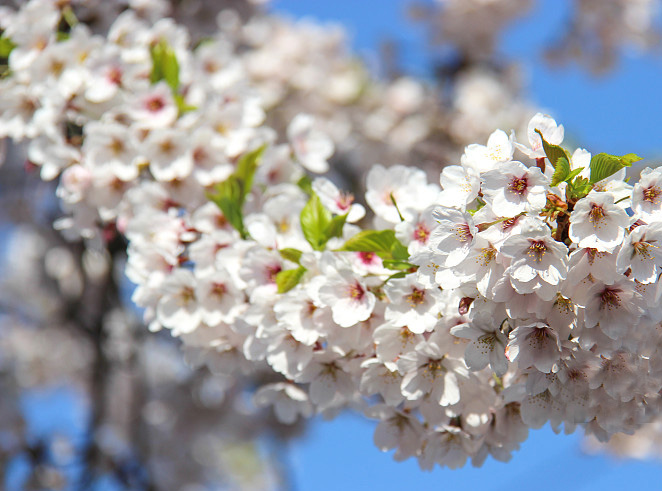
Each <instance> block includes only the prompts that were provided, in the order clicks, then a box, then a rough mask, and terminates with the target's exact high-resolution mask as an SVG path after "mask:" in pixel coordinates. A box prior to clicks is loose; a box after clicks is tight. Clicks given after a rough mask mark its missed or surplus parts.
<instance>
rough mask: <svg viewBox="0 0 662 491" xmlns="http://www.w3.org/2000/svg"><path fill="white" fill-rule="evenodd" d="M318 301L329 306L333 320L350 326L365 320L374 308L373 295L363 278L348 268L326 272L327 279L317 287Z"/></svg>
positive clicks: (342, 325)
mask: <svg viewBox="0 0 662 491" xmlns="http://www.w3.org/2000/svg"><path fill="white" fill-rule="evenodd" d="M319 298H320V301H321V302H322V303H323V304H324V305H326V306H328V307H331V312H332V316H333V322H335V323H336V324H338V325H339V326H341V327H350V326H353V325H355V324H357V323H359V322H361V321H364V320H367V319H368V317H370V314H372V311H373V309H374V308H375V303H376V298H375V295H374V294H373V293H372V292H370V291H369V290H368V287H367V286H366V284H365V283H364V282H363V280H362V279H361V278H360V277H358V276H356V275H354V273H352V272H351V271H349V270H337V271H336V272H335V273H328V274H327V281H326V282H325V283H324V284H323V285H322V286H321V287H320V289H319Z"/></svg>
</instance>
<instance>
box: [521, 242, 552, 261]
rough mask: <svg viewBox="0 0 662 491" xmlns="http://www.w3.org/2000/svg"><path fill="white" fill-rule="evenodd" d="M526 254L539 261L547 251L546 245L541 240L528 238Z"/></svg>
mask: <svg viewBox="0 0 662 491" xmlns="http://www.w3.org/2000/svg"><path fill="white" fill-rule="evenodd" d="M529 243H530V245H529V249H528V252H527V253H526V255H527V256H529V257H532V258H533V259H534V260H535V261H536V262H541V261H542V258H543V257H545V253H546V252H547V245H546V244H545V242H544V241H542V240H530V241H529Z"/></svg>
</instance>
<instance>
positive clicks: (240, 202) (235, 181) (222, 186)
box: [207, 145, 266, 239]
mask: <svg viewBox="0 0 662 491" xmlns="http://www.w3.org/2000/svg"><path fill="white" fill-rule="evenodd" d="M265 148H266V145H263V146H261V147H259V148H258V149H256V150H253V151H251V152H248V153H246V154H244V155H243V156H242V157H241V158H240V159H239V162H238V163H237V168H236V169H235V171H234V173H232V175H231V176H230V177H228V178H227V179H226V180H225V181H223V182H221V183H219V184H217V185H216V188H215V190H216V192H215V193H207V198H209V199H210V200H211V201H213V202H214V203H216V205H217V206H218V207H219V208H220V209H221V211H222V212H223V215H225V218H226V219H227V220H228V222H230V225H232V226H233V227H234V228H235V229H236V230H237V231H238V232H239V233H240V234H241V237H242V239H246V238H248V231H247V230H246V227H245V226H244V216H243V211H242V208H243V206H244V202H245V201H246V196H247V195H248V193H249V192H250V190H251V187H252V186H253V177H254V176H255V171H256V170H257V166H258V163H259V160H260V157H261V156H262V153H263V152H264V149H265Z"/></svg>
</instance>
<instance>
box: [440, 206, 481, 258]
mask: <svg viewBox="0 0 662 491" xmlns="http://www.w3.org/2000/svg"><path fill="white" fill-rule="evenodd" d="M432 216H433V217H434V219H435V220H436V221H437V227H436V228H435V229H434V230H433V231H432V236H431V237H430V239H429V240H430V246H431V247H432V249H433V250H434V252H435V253H436V255H437V256H438V259H439V260H438V261H437V264H440V265H442V266H446V267H450V266H457V265H458V264H460V263H461V262H462V261H463V260H464V259H465V258H466V257H467V255H468V254H469V252H470V251H471V247H472V245H473V243H474V236H475V235H476V233H477V232H478V230H477V229H476V226H475V225H474V221H473V218H472V217H471V215H470V214H469V213H466V212H461V211H459V210H456V209H453V208H442V207H437V208H435V210H434V211H433V212H432Z"/></svg>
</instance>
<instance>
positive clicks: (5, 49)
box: [0, 36, 16, 58]
mask: <svg viewBox="0 0 662 491" xmlns="http://www.w3.org/2000/svg"><path fill="white" fill-rule="evenodd" d="M15 47H16V45H15V44H14V43H13V42H12V40H11V39H9V38H8V37H4V36H1V37H0V58H9V55H10V54H11V52H12V51H13V49H14V48H15Z"/></svg>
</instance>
